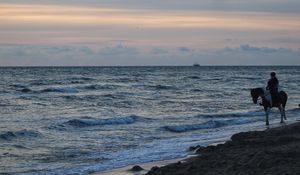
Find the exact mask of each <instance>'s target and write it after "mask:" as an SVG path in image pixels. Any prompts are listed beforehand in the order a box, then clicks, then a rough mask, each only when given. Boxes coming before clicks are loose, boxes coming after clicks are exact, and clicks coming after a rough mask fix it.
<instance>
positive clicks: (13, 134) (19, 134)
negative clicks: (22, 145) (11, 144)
mask: <svg viewBox="0 0 300 175" xmlns="http://www.w3.org/2000/svg"><path fill="white" fill-rule="evenodd" d="M38 136H40V133H39V132H37V131H33V130H26V129H24V130H20V131H6V132H2V133H1V134H0V139H1V140H8V141H10V140H13V139H17V138H30V137H38Z"/></svg>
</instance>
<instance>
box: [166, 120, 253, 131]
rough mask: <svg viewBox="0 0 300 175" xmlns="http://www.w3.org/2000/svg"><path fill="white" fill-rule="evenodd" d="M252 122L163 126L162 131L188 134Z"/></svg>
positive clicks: (209, 122) (221, 121) (227, 121)
mask: <svg viewBox="0 0 300 175" xmlns="http://www.w3.org/2000/svg"><path fill="white" fill-rule="evenodd" d="M252 122H255V120H249V119H241V120H218V121H214V120H210V121H207V122H204V123H199V124H190V125H175V126H164V127H163V129H165V130H167V131H170V132H177V133H181V132H188V131H194V130H201V129H213V128H220V127H223V126H231V125H242V124H247V123H252Z"/></svg>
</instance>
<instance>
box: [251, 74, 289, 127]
mask: <svg viewBox="0 0 300 175" xmlns="http://www.w3.org/2000/svg"><path fill="white" fill-rule="evenodd" d="M270 76H271V78H270V79H269V81H268V84H267V87H266V88H255V89H251V97H252V100H253V103H254V104H257V101H258V98H259V97H260V98H261V99H262V102H261V103H260V105H261V106H263V107H264V110H265V112H266V125H269V112H270V109H271V108H273V107H277V108H278V109H279V111H280V114H281V123H283V119H285V120H286V115H285V106H286V103H287V99H288V96H287V94H286V93H285V92H284V91H283V90H281V89H280V88H279V81H278V79H277V77H276V73H275V72H271V74H270Z"/></svg>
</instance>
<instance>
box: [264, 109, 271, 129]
mask: <svg viewBox="0 0 300 175" xmlns="http://www.w3.org/2000/svg"><path fill="white" fill-rule="evenodd" d="M269 111H270V110H269V108H268V107H265V112H266V125H267V126H269Z"/></svg>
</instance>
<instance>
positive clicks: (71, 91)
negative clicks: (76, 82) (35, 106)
mask: <svg viewBox="0 0 300 175" xmlns="http://www.w3.org/2000/svg"><path fill="white" fill-rule="evenodd" d="M41 92H60V93H78V92H79V90H78V89H76V88H72V87H68V88H47V89H43V90H41Z"/></svg>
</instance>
